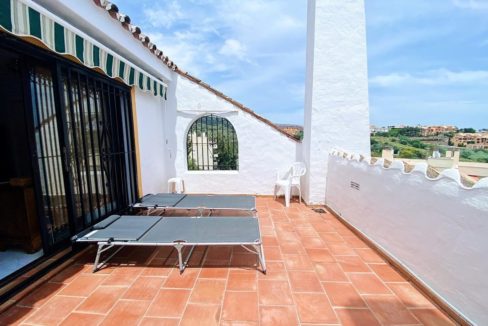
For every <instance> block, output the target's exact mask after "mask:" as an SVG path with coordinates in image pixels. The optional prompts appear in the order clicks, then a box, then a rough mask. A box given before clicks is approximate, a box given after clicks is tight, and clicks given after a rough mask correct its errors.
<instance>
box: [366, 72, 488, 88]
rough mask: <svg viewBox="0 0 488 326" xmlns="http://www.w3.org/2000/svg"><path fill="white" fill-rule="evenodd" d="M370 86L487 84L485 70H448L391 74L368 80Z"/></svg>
mask: <svg viewBox="0 0 488 326" xmlns="http://www.w3.org/2000/svg"><path fill="white" fill-rule="evenodd" d="M369 83H370V85H372V86H379V87H396V86H401V85H413V84H417V85H428V86H438V85H455V84H481V83H483V84H485V83H488V71H487V70H464V71H451V70H448V69H437V70H430V71H427V72H425V73H419V74H410V73H391V74H387V75H380V76H375V77H372V78H370V79H369Z"/></svg>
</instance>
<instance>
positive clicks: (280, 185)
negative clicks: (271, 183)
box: [274, 162, 307, 207]
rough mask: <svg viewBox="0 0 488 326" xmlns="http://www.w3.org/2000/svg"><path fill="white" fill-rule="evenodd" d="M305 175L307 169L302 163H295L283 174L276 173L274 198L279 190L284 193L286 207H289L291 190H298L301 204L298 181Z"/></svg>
mask: <svg viewBox="0 0 488 326" xmlns="http://www.w3.org/2000/svg"><path fill="white" fill-rule="evenodd" d="M305 173H307V168H306V166H305V164H304V163H302V162H295V163H293V165H292V166H291V168H290V169H289V170H288V171H287V172H286V173H284V174H280V172H279V171H278V172H277V173H276V183H275V188H274V198H276V195H277V194H278V191H279V190H280V189H283V192H284V193H285V204H286V207H289V206H290V198H291V191H292V189H293V188H297V189H298V194H299V200H300V203H301V202H302V189H301V187H300V179H301V177H302V176H304V175H305Z"/></svg>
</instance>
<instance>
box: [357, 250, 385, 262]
mask: <svg viewBox="0 0 488 326" xmlns="http://www.w3.org/2000/svg"><path fill="white" fill-rule="evenodd" d="M355 250H356V252H357V254H358V255H359V256H360V257H361V259H362V260H363V261H365V262H366V263H384V262H385V260H384V259H383V258H381V256H380V255H378V254H377V253H376V251H374V250H373V249H370V248H366V249H355Z"/></svg>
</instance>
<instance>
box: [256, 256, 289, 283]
mask: <svg viewBox="0 0 488 326" xmlns="http://www.w3.org/2000/svg"><path fill="white" fill-rule="evenodd" d="M266 267H267V270H266V274H263V273H259V274H258V278H259V279H267V280H287V279H288V274H287V272H286V268H285V263H283V262H273V261H271V262H266Z"/></svg>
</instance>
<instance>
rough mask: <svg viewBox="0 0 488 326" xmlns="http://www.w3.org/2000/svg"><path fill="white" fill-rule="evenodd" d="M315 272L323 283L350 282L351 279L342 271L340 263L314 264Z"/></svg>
mask: <svg viewBox="0 0 488 326" xmlns="http://www.w3.org/2000/svg"><path fill="white" fill-rule="evenodd" d="M314 266H315V272H316V273H317V276H318V277H319V280H321V281H328V282H348V281H349V279H348V278H347V277H346V274H344V272H343V271H342V268H341V266H340V265H339V264H338V263H324V262H318V263H314Z"/></svg>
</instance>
